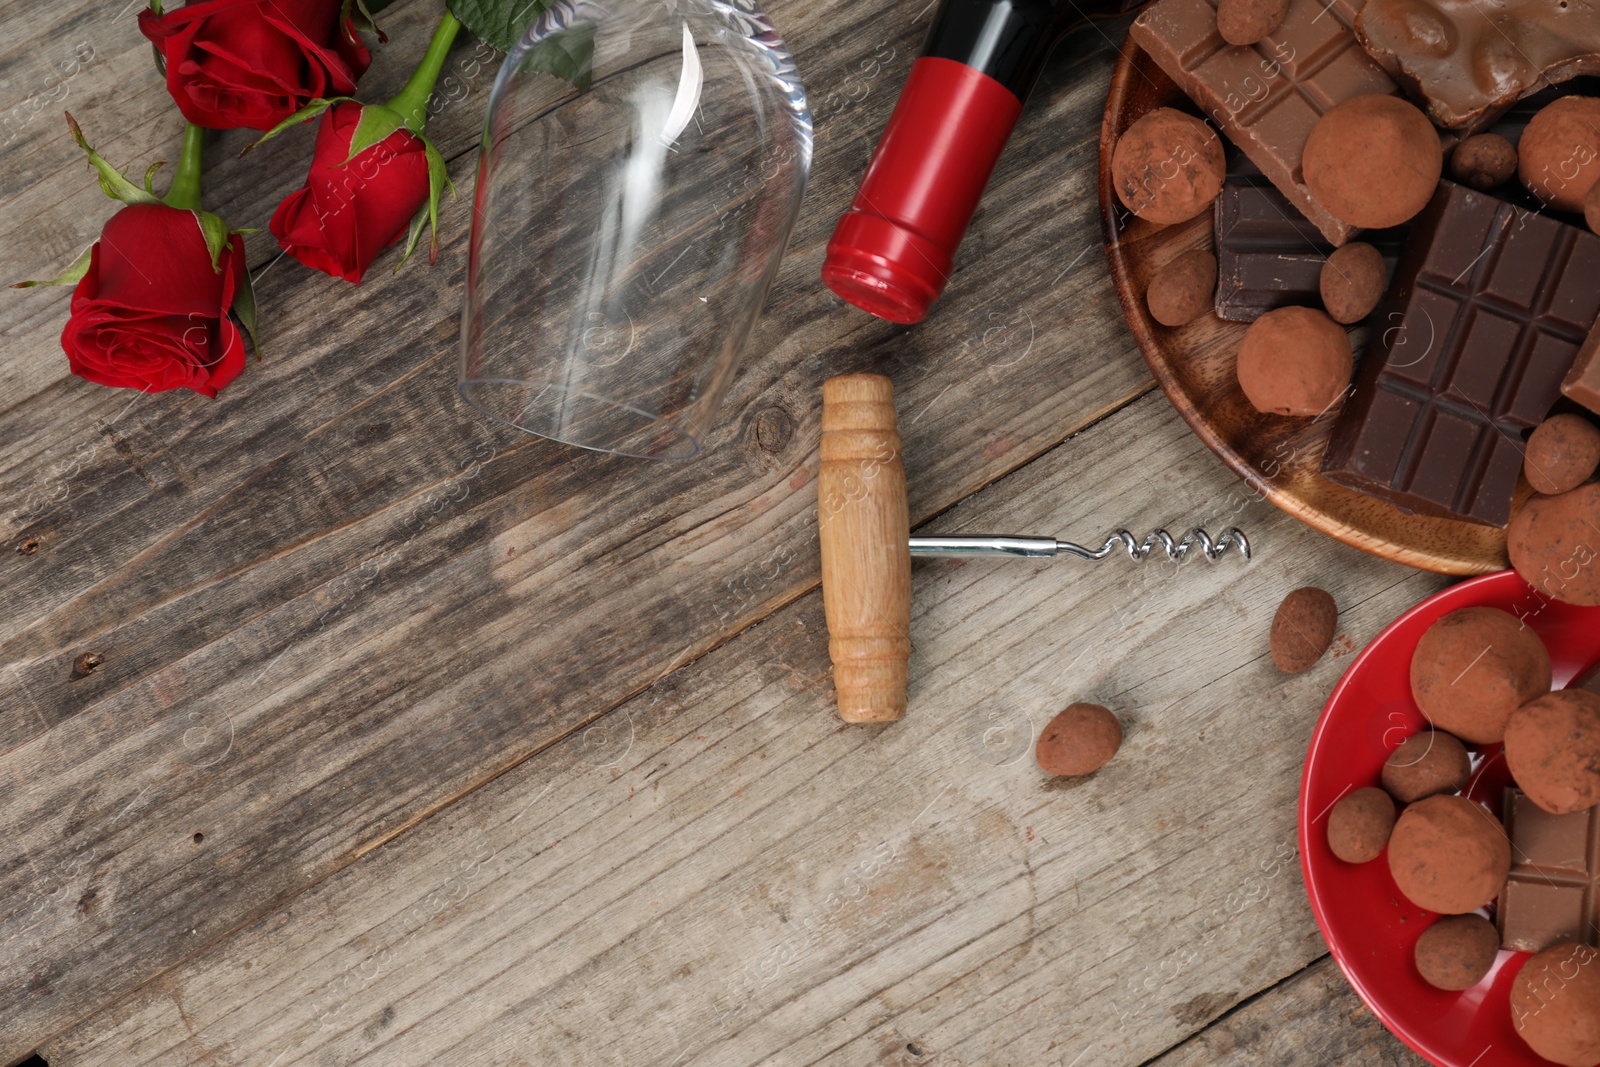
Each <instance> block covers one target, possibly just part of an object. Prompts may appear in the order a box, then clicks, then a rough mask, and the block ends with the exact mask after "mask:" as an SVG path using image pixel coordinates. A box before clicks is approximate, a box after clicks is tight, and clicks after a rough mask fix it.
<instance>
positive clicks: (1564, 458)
mask: <svg viewBox="0 0 1600 1067" xmlns="http://www.w3.org/2000/svg"><path fill="white" fill-rule="evenodd" d="M1596 467H1600V428H1597V427H1596V426H1595V424H1594V423H1592V422H1590V421H1589V420H1588V419H1586V418H1584V417H1583V416H1582V415H1552V416H1551V417H1550V418H1548V419H1545V420H1544V421H1543V422H1541V423H1540V424H1539V425H1538V427H1536V428H1535V429H1534V431H1533V436H1531V437H1529V438H1528V450H1527V451H1526V452H1524V453H1523V459H1522V470H1523V473H1524V474H1526V475H1527V476H1528V484H1529V485H1531V486H1533V490H1534V492H1536V493H1544V494H1546V495H1551V496H1553V495H1555V494H1557V493H1565V492H1568V491H1569V490H1572V489H1576V488H1578V486H1580V485H1582V484H1583V483H1584V482H1586V481H1588V480H1589V478H1590V477H1591V476H1592V475H1593V474H1594V472H1595V468H1596Z"/></svg>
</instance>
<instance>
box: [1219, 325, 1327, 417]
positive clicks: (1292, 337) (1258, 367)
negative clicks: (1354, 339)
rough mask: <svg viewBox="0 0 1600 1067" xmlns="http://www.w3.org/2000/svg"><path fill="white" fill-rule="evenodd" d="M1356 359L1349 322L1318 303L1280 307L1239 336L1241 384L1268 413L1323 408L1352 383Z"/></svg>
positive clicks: (1302, 412)
mask: <svg viewBox="0 0 1600 1067" xmlns="http://www.w3.org/2000/svg"><path fill="white" fill-rule="evenodd" d="M1354 365H1355V360H1354V357H1353V356H1352V355H1351V354H1350V338H1349V337H1348V336H1347V335H1346V334H1345V332H1344V328H1343V327H1341V326H1340V325H1339V324H1338V323H1337V322H1334V321H1333V320H1332V319H1330V318H1329V317H1328V316H1327V314H1326V313H1324V312H1321V311H1318V310H1316V309H1315V308H1303V307H1285V308H1275V309H1273V310H1272V311H1269V312H1267V313H1266V314H1265V315H1262V316H1261V317H1260V318H1259V319H1257V320H1256V321H1254V322H1252V323H1251V324H1250V327H1249V328H1248V329H1247V330H1245V332H1244V338H1243V340H1241V341H1240V342H1239V365H1238V375H1239V388H1241V389H1243V390H1244V395H1245V398H1246V399H1247V400H1249V401H1250V403H1251V404H1252V405H1254V407H1255V409H1256V410H1257V411H1261V412H1266V413H1269V414H1274V415H1320V414H1322V413H1323V412H1324V411H1327V410H1328V409H1329V408H1330V407H1332V406H1333V405H1334V404H1335V403H1336V402H1337V401H1338V400H1339V398H1340V397H1341V396H1343V395H1344V391H1345V390H1346V389H1347V388H1349V385H1350V371H1351V368H1352V367H1353V366H1354Z"/></svg>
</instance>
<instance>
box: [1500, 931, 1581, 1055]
mask: <svg viewBox="0 0 1600 1067" xmlns="http://www.w3.org/2000/svg"><path fill="white" fill-rule="evenodd" d="M1510 1000H1511V1022H1512V1025H1514V1026H1515V1027H1516V1028H1517V1033H1519V1034H1521V1035H1522V1040H1524V1041H1526V1042H1527V1043H1528V1047H1529V1048H1531V1049H1533V1051H1534V1052H1537V1053H1538V1054H1539V1055H1541V1056H1543V1057H1544V1058H1545V1059H1547V1060H1550V1061H1551V1062H1552V1063H1560V1064H1563V1065H1565V1067H1593V1064H1595V1063H1596V1062H1597V1061H1600V953H1596V952H1595V950H1594V949H1592V948H1590V947H1589V946H1588V945H1582V944H1579V943H1578V942H1576V941H1564V942H1562V943H1561V944H1559V945H1551V946H1550V947H1549V948H1547V949H1545V950H1544V951H1543V952H1535V953H1534V954H1533V955H1532V956H1529V957H1528V961H1527V962H1526V963H1524V964H1523V965H1522V970H1520V971H1518V972H1517V976H1516V978H1514V979H1512V981H1511V997H1510Z"/></svg>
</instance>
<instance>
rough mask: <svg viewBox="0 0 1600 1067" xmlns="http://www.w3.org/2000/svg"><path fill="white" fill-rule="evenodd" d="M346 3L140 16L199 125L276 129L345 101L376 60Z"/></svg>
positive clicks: (222, 5)
mask: <svg viewBox="0 0 1600 1067" xmlns="http://www.w3.org/2000/svg"><path fill="white" fill-rule="evenodd" d="M341 8H342V4H341V3H340V0H201V2H200V3H194V4H189V5H187V6H186V7H180V8H175V9H173V10H171V11H168V12H166V13H165V14H162V15H157V14H156V13H155V12H153V11H150V10H148V9H146V10H144V11H141V12H139V29H140V30H141V31H143V33H144V35H145V36H146V37H148V38H150V41H151V43H153V44H154V45H155V46H156V47H157V48H158V49H160V51H161V55H162V57H163V58H164V59H165V60H166V65H167V91H168V92H170V93H171V94H172V98H173V99H174V100H176V101H177V103H178V110H179V111H181V112H183V117H184V118H186V119H188V120H189V121H190V122H192V123H194V124H195V125H196V126H206V127H209V128H210V129H214V130H231V129H235V128H237V127H240V126H247V127H249V128H251V129H255V130H270V129H271V128H272V127H274V126H276V125H277V124H278V123H280V122H282V121H283V120H284V119H286V118H288V117H289V116H290V115H292V114H294V113H295V112H296V111H299V110H300V109H301V108H302V107H304V106H305V105H306V104H308V103H310V102H311V100H312V99H313V98H314V97H330V96H344V95H347V94H349V93H352V92H354V91H355V87H356V79H357V78H359V77H361V75H362V73H363V72H364V71H365V70H366V69H367V64H368V63H370V62H371V61H372V57H371V56H369V55H368V54H367V49H366V46H365V45H363V44H362V43H361V38H360V37H359V36H357V35H356V30H355V26H354V24H353V23H352V22H351V21H350V19H348V18H341V17H340V11H341Z"/></svg>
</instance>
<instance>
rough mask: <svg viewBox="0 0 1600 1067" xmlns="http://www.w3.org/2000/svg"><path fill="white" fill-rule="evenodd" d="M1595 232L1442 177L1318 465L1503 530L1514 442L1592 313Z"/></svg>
mask: <svg viewBox="0 0 1600 1067" xmlns="http://www.w3.org/2000/svg"><path fill="white" fill-rule="evenodd" d="M1596 277H1600V237H1596V236H1595V235H1594V234H1592V233H1589V232H1588V231H1587V230H1580V229H1578V228H1577V227H1575V226H1569V225H1567V224H1566V223H1563V222H1558V221H1556V220H1555V219H1552V218H1549V217H1546V216H1543V215H1539V214H1536V213H1534V212H1531V211H1525V210H1523V209H1522V208H1519V207H1516V206H1514V205H1511V204H1507V203H1504V202H1502V201H1500V200H1496V199H1494V198H1493V197H1491V196H1489V195H1487V194H1485V193H1479V192H1476V191H1474V190H1472V189H1468V188H1467V187H1465V186H1462V185H1457V184H1455V183H1454V182H1441V183H1440V184H1439V191H1438V192H1437V193H1436V194H1435V195H1434V197H1433V199H1432V200H1431V201H1429V203H1428V206H1427V207H1425V208H1424V209H1423V210H1422V213H1421V214H1420V215H1418V216H1417V218H1416V219H1414V220H1413V222H1412V228H1411V233H1410V236H1409V237H1408V238H1407V243H1406V250H1405V253H1404V254H1403V255H1402V256H1401V258H1400V263H1399V265H1398V266H1397V267H1396V268H1395V274H1394V279H1393V281H1392V282H1391V283H1390V287H1389V291H1388V293H1387V294H1386V295H1385V297H1384V302H1383V303H1382V304H1380V305H1379V307H1378V311H1377V312H1376V314H1377V316H1378V318H1377V320H1376V321H1375V324H1374V326H1373V329H1372V332H1371V337H1370V339H1369V341H1368V344H1367V350H1366V354H1365V355H1364V357H1363V358H1362V362H1361V366H1360V368H1359V370H1358V371H1357V373H1356V381H1355V385H1354V388H1353V391H1352V393H1351V395H1350V397H1349V399H1348V400H1347V401H1346V402H1345V406H1344V409H1343V411H1341V412H1340V414H1339V417H1338V420H1337V421H1336V422H1335V423H1334V426H1333V430H1332V433H1331V434H1330V436H1329V440H1328V447H1327V451H1326V452H1325V453H1324V455H1323V461H1322V473H1323V475H1324V476H1325V477H1327V478H1328V479H1329V480H1331V481H1334V482H1338V483H1339V484H1341V485H1347V486H1350V487H1351V488H1353V489H1359V490H1361V491H1362V492H1365V493H1368V494H1370V495H1372V496H1376V497H1379V498H1380V499H1383V500H1387V501H1389V502H1390V503H1392V504H1394V505H1396V506H1397V507H1399V508H1400V509H1401V510H1404V511H1409V512H1419V513H1422V514H1425V515H1434V516H1438V517H1442V518H1455V519H1463V520H1466V521H1469V522H1477V523H1484V524H1487V525H1491V526H1504V525H1505V524H1506V523H1507V522H1509V521H1510V518H1511V498H1512V494H1513V492H1514V491H1515V489H1516V485H1517V477H1518V474H1519V473H1520V471H1521V469H1522V452H1523V442H1524V441H1525V440H1526V438H1527V435H1528V434H1529V433H1531V432H1532V431H1533V428H1534V427H1536V426H1538V425H1539V423H1540V422H1542V421H1543V420H1544V419H1545V417H1546V416H1547V415H1548V414H1549V413H1550V409H1551V408H1552V407H1553V406H1554V405H1555V403H1556V402H1557V400H1559V399H1560V396H1561V382H1562V379H1563V378H1565V377H1566V375H1567V372H1568V370H1569V369H1570V368H1571V367H1572V365H1573V358H1574V357H1575V356H1576V355H1577V353H1578V349H1579V347H1580V346H1581V345H1582V344H1583V342H1584V338H1585V337H1586V336H1587V335H1588V333H1589V329H1590V327H1592V326H1593V325H1594V323H1595V318H1596V315H1597V314H1600V286H1596V285H1595V284H1594V279H1595V278H1596Z"/></svg>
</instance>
